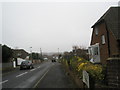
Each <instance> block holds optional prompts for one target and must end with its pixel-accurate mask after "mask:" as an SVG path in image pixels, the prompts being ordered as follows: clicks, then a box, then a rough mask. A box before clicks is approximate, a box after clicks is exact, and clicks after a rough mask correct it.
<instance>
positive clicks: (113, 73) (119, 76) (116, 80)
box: [107, 58, 120, 88]
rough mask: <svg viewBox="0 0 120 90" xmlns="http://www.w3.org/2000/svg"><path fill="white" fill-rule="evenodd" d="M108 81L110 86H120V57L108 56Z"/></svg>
mask: <svg viewBox="0 0 120 90" xmlns="http://www.w3.org/2000/svg"><path fill="white" fill-rule="evenodd" d="M107 81H108V86H109V87H112V88H120V58H108V60H107Z"/></svg>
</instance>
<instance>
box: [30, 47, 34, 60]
mask: <svg viewBox="0 0 120 90" xmlns="http://www.w3.org/2000/svg"><path fill="white" fill-rule="evenodd" d="M30 53H31V61H32V47H30ZM32 62H33V61H32Z"/></svg>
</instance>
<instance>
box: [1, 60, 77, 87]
mask: <svg viewBox="0 0 120 90" xmlns="http://www.w3.org/2000/svg"><path fill="white" fill-rule="evenodd" d="M34 67H35V68H34V69H26V70H19V68H17V69H15V70H14V71H11V72H9V73H7V74H4V75H3V76H2V81H1V82H0V85H2V88H3V89H4V88H76V86H75V85H74V84H73V82H72V81H71V80H70V79H69V78H68V76H67V75H66V73H65V71H64V69H63V68H62V65H61V64H60V63H58V62H55V63H52V62H51V61H47V62H43V63H41V64H37V65H34Z"/></svg>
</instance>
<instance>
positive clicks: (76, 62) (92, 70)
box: [65, 56, 104, 82]
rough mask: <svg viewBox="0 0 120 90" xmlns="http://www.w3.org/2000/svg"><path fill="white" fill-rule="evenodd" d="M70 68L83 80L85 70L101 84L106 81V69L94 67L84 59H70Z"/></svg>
mask: <svg viewBox="0 0 120 90" xmlns="http://www.w3.org/2000/svg"><path fill="white" fill-rule="evenodd" d="M65 61H66V60H65ZM67 66H68V65H67ZM70 67H71V68H72V70H73V71H74V72H75V73H76V74H77V75H78V76H79V77H80V78H82V72H83V70H86V71H87V72H88V73H89V75H90V76H91V77H92V78H93V79H94V80H95V81H97V82H101V81H102V80H104V73H103V71H104V68H103V67H102V66H101V65H98V64H95V65H94V64H93V63H91V62H89V61H87V60H85V59H83V58H80V57H76V56H75V57H73V58H72V59H70Z"/></svg>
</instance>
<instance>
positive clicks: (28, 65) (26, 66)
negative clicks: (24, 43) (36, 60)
mask: <svg viewBox="0 0 120 90" xmlns="http://www.w3.org/2000/svg"><path fill="white" fill-rule="evenodd" d="M32 68H34V67H33V64H32V61H30V60H26V61H22V63H21V65H20V70H22V69H32Z"/></svg>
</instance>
